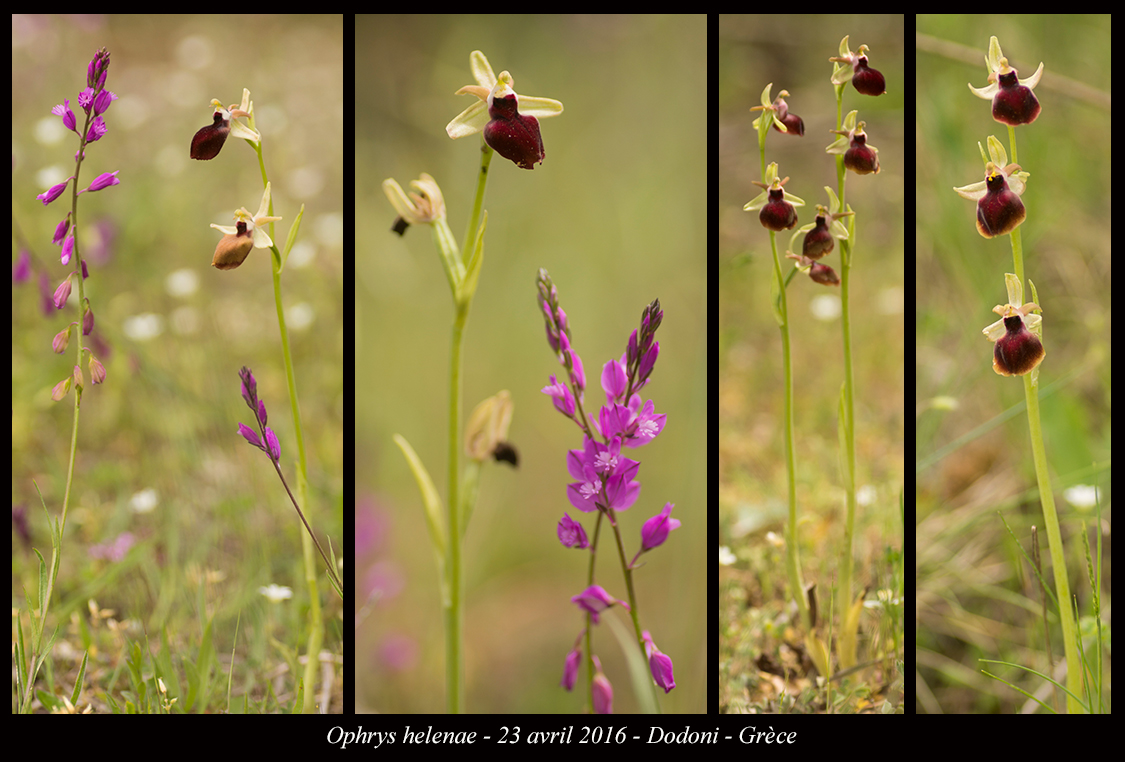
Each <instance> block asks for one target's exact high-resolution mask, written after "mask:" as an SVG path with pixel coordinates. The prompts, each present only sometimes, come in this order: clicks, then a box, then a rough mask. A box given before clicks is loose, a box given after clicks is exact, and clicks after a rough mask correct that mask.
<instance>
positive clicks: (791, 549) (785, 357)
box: [758, 115, 812, 633]
mask: <svg viewBox="0 0 1125 762" xmlns="http://www.w3.org/2000/svg"><path fill="white" fill-rule="evenodd" d="M762 118H763V119H765V118H766V116H765V115H763V116H762ZM765 133H766V131H765V130H759V131H758V152H759V154H760V155H761V166H762V182H765V180H766V134H765ZM770 248H771V250H772V251H773V280H774V283H775V289H771V290H776V291H777V294H776V299H777V303H776V305H775V314H776V317H777V322H778V327H779V328H780V329H781V364H782V366H783V368H784V372H785V413H784V415H785V423H784V425H783V426H782V428H783V429H784V430H785V470H786V474H787V477H788V482H789V526H788V527H786V529H785V548H786V554H785V559H786V566H787V567H788V571H789V587H790V588H791V591H792V594H793V598H794V599H796V601H797V610H798V611H800V612H801V625H802V626H803V627H804V630H805V632H806V633H807V632H810V631H811V629H812V627H811V620H810V618H809V603H808V600H807V599H806V598H805V585H804V583H803V582H802V581H801V550H800V547H799V545H798V544H797V456H796V453H795V452H794V449H793V362H792V357H791V353H790V347H789V306H788V303H787V301H786V297H785V291H786V287H787V286H788V281H787V280H786V279H785V275H784V274H783V271H782V269H781V256H780V255H779V254H778V253H777V234H776V233H775V232H774V231H772V230H771V231H770ZM790 269H792V268H790ZM791 277H792V273H790V278H791ZM771 298H772V296H771Z"/></svg>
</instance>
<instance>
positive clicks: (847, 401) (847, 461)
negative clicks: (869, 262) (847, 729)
mask: <svg viewBox="0 0 1125 762" xmlns="http://www.w3.org/2000/svg"><path fill="white" fill-rule="evenodd" d="M843 93H844V86H843V85H837V86H836V129H837V130H839V129H842V114H843ZM846 178H847V172H846V171H845V169H844V157H843V156H842V155H837V156H836V181H837V185H838V191H837V192H838V194H839V196H840V211H841V212H844V211H848V206H847V199H846V197H845V195H844V193H845V190H846V187H845V186H846ZM848 230H849V236H848V238H847V240H844V241H841V242H840V308H841V327H842V331H843V344H844V398H843V410H842V411H841V414H842V415H843V418H844V420H843V421H842V425H843V429H844V441H843V447H844V464H843V472H844V473H843V476H844V497H845V517H844V547H843V549H842V550H841V553H840V555H841V558H840V586H839V589H838V591H837V604H836V608H837V609H838V610H839V613H840V616H841V617H846V616H847V614H848V612H849V611H850V610H851V605H852V566H853V559H852V545H853V542H854V538H855V509H856V500H855V375H854V373H853V371H852V319H851V297H850V295H851V290H850V284H851V271H852V252H853V248H854V246H855V216H854V215H853V216H851V217H849V218H848ZM837 645H838V657H839V660H840V669H848V668H849V667H852V666H854V664H855V640H854V638H853V637H852V636H851V635H850V634H849V633H844V637H841V638H839V639H838V640H837Z"/></svg>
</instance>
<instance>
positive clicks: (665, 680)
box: [641, 630, 676, 693]
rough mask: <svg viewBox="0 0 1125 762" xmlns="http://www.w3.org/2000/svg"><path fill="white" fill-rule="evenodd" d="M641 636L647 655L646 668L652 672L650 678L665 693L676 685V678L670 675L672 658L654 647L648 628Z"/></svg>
mask: <svg viewBox="0 0 1125 762" xmlns="http://www.w3.org/2000/svg"><path fill="white" fill-rule="evenodd" d="M641 637H642V638H643V639H644V642H645V655H646V656H647V657H648V668H649V670H650V671H651V672H652V679H653V680H654V681H656V684H657V685H658V686H660V687H661V688H663V689H664V692H665V693H669V692H670V691H671V690H672V689H673V688H675V687H676V678H675V677H674V676H673V675H672V660H671V659H670V658H668V656H666V655H665V654H664V653H662V652H661V650H660V649H659V648H657V647H656V644H655V643H653V642H652V635H650V634H649V632H648V630H645V631H644V632H643V633H641Z"/></svg>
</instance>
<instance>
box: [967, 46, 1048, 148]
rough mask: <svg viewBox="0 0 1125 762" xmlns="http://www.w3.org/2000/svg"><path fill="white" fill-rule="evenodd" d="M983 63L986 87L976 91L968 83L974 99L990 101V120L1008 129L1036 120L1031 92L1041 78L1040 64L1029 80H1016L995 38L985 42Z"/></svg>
mask: <svg viewBox="0 0 1125 762" xmlns="http://www.w3.org/2000/svg"><path fill="white" fill-rule="evenodd" d="M984 62H985V66H987V67H988V71H989V74H988V81H989V83H990V84H989V85H988V86H986V87H980V88H978V87H973V86H972V84H971V83H970V84H969V89H970V90H972V92H973V95H975V96H977V97H978V98H983V99H984V100H986V101H992V118H993V119H995V120H996V121H998V122H1000V123H1001V124H1007V125H1012V126H1016V125H1020V124H1031V123H1032V122H1034V121H1035V120H1036V119H1037V118H1039V111H1040V106H1039V100H1038V99H1037V98H1036V97H1035V93H1033V92H1032V90H1033V89H1034V88H1035V86H1036V85H1038V84H1039V79H1040V77H1042V76H1043V63H1042V62H1040V63H1039V68H1038V69H1036V70H1035V73H1034V74H1032V75H1031V76H1030V77H1028V78H1027V79H1020V78H1019V74H1018V72H1017V71H1016V70H1015V69H1013V68H1012V67H1011V66H1010V65H1009V64H1008V59H1007V58H1005V57H1004V52H1003V51H1002V50H1001V49H1000V42H999V41H998V40H997V39H996V37H993V38H992V39H991V40H990V41H989V45H988V55H987V56H985V59H984Z"/></svg>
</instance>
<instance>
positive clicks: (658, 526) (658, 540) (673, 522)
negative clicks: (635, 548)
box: [641, 503, 680, 552]
mask: <svg viewBox="0 0 1125 762" xmlns="http://www.w3.org/2000/svg"><path fill="white" fill-rule="evenodd" d="M672 506H673V504H672V503H666V504H665V505H664V510H662V511H661V512H660V513H658V514H656V515H655V516H653V517H652V518H651V519H649V520H648V521H646V522H645V523H644V526H643V527H641V552H644V551H646V550H652V549H653V548H658V547H660V546H661V545H663V544H664V541H665V540H667V539H668V533H669V532H671V531H672V530H673V529H679V528H680V521H679V519H674V518H672Z"/></svg>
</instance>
